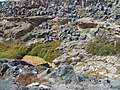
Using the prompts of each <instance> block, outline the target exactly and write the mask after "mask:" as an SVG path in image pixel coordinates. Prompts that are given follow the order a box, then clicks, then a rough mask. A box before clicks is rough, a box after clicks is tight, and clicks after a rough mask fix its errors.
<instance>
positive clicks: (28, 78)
mask: <svg viewBox="0 0 120 90" xmlns="http://www.w3.org/2000/svg"><path fill="white" fill-rule="evenodd" d="M16 81H17V82H18V83H20V84H22V85H24V86H26V85H29V84H31V83H34V82H38V83H43V82H48V80H46V79H43V78H37V76H36V75H34V74H31V73H27V74H24V75H23V74H21V75H19V77H18V78H17V80H16Z"/></svg>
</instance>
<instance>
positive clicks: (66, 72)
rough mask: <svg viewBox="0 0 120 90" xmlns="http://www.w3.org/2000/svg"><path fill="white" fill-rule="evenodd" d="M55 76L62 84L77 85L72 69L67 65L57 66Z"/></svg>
mask: <svg viewBox="0 0 120 90" xmlns="http://www.w3.org/2000/svg"><path fill="white" fill-rule="evenodd" d="M56 76H57V79H58V81H60V82H61V83H64V84H70V83H78V78H77V76H76V75H75V72H74V70H73V67H72V66H69V65H61V66H59V67H58V70H57V72H56Z"/></svg>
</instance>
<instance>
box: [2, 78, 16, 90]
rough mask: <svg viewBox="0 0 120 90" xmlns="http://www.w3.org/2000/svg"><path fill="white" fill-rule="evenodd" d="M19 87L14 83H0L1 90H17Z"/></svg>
mask: <svg viewBox="0 0 120 90" xmlns="http://www.w3.org/2000/svg"><path fill="white" fill-rule="evenodd" d="M17 89H18V86H17V85H16V84H15V82H13V81H9V80H1V81H0V90H17Z"/></svg>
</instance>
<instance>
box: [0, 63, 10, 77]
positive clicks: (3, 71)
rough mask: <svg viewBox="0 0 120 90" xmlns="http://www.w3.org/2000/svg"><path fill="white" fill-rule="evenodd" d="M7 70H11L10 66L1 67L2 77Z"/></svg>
mask: <svg viewBox="0 0 120 90" xmlns="http://www.w3.org/2000/svg"><path fill="white" fill-rule="evenodd" d="M7 69H9V66H8V65H7V64H3V65H1V66H0V75H2V76H3V75H4V74H5V72H6V71H7Z"/></svg>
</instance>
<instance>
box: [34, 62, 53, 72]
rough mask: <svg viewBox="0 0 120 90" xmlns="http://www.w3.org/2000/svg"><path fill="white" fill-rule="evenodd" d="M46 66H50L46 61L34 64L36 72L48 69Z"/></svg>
mask: <svg viewBox="0 0 120 90" xmlns="http://www.w3.org/2000/svg"><path fill="white" fill-rule="evenodd" d="M48 68H51V66H50V65H49V64H48V63H43V64H40V65H37V66H36V70H37V72H38V73H40V72H42V71H44V70H46V69H48Z"/></svg>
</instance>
